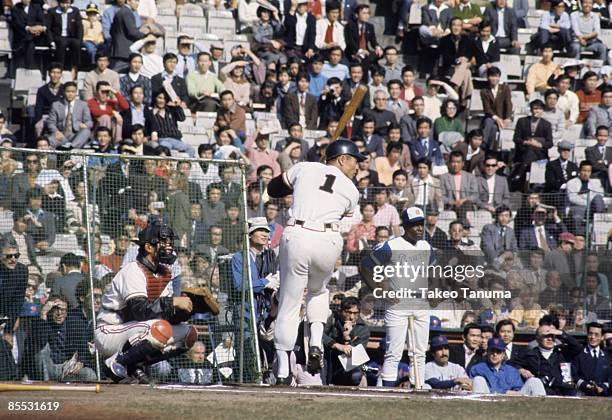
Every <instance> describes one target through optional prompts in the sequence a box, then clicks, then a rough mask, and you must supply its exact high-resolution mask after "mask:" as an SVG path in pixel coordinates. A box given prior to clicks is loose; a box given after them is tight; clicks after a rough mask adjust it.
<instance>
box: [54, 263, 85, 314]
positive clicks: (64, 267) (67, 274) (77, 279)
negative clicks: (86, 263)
mask: <svg viewBox="0 0 612 420" xmlns="http://www.w3.org/2000/svg"><path fill="white" fill-rule="evenodd" d="M81 262H82V259H81V257H78V256H76V255H75V254H73V253H72V252H69V253H67V254H64V255H63V256H62V258H61V259H60V264H59V266H60V272H61V273H62V275H63V276H62V277H60V278H58V279H57V280H55V282H53V287H52V288H51V293H53V294H54V295H57V296H64V297H65V298H66V299H67V302H68V306H69V307H70V308H71V309H74V308H77V307H78V306H79V301H78V296H77V294H76V290H77V286H78V285H79V283H81V281H83V280H84V278H85V277H83V274H82V272H81Z"/></svg>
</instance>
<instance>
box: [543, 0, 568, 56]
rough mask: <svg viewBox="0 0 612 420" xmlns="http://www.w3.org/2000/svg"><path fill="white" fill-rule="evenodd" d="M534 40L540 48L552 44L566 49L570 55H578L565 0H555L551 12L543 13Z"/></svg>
mask: <svg viewBox="0 0 612 420" xmlns="http://www.w3.org/2000/svg"><path fill="white" fill-rule="evenodd" d="M533 42H534V44H535V46H536V47H537V48H539V49H540V50H542V49H543V48H544V46H546V45H549V44H550V45H554V46H555V47H556V48H558V49H560V50H565V51H566V52H567V55H569V56H570V57H575V56H576V55H577V51H576V50H575V45H574V43H573V38H572V22H571V19H570V17H569V14H567V13H566V12H565V3H564V2H563V0H554V1H553V4H552V8H551V10H550V12H546V13H543V14H542V17H541V19H540V26H539V27H538V32H537V34H536V35H535V36H534V38H533Z"/></svg>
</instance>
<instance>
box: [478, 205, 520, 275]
mask: <svg viewBox="0 0 612 420" xmlns="http://www.w3.org/2000/svg"><path fill="white" fill-rule="evenodd" d="M511 218H512V212H511V211H510V207H508V206H499V207H498V208H497V209H496V210H495V223H490V224H487V225H484V226H483V228H482V233H481V234H480V238H481V241H480V246H481V248H482V251H483V252H484V254H485V258H486V259H487V262H488V263H489V264H491V265H492V264H494V263H495V260H496V259H497V257H499V256H500V255H501V254H503V253H504V252H507V251H510V252H513V253H514V252H517V251H518V246H517V244H516V238H515V237H514V230H513V229H512V228H511V227H509V226H508V223H510V219H511Z"/></svg>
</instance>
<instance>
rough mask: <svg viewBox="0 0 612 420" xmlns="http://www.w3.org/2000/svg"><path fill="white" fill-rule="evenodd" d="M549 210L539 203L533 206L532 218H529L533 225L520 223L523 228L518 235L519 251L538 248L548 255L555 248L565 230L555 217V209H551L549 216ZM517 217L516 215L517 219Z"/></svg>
mask: <svg viewBox="0 0 612 420" xmlns="http://www.w3.org/2000/svg"><path fill="white" fill-rule="evenodd" d="M549 209H550V207H543V206H541V205H540V204H539V203H537V204H535V207H534V209H533V213H532V214H533V216H532V217H531V218H530V219H532V220H533V223H531V222H529V223H524V224H523V223H521V225H522V226H524V227H523V228H522V229H521V233H520V235H519V249H524V250H532V249H538V248H539V249H542V250H543V251H544V252H546V253H548V252H549V251H551V250H553V249H555V248H556V246H557V239H558V237H559V235H560V233H561V232H565V231H566V230H567V229H566V228H565V225H564V224H563V223H562V222H561V219H560V218H559V216H558V215H557V211H556V209H552V211H551V214H550V215H549V213H548V210H549ZM518 216H519V215H518V214H517V219H518ZM523 222H524V221H523ZM532 225H533V226H532Z"/></svg>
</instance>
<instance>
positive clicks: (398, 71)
mask: <svg viewBox="0 0 612 420" xmlns="http://www.w3.org/2000/svg"><path fill="white" fill-rule="evenodd" d="M384 53H385V64H383V66H382V68H383V69H384V70H385V83H386V84H387V87H389V82H390V81H391V80H400V79H401V78H402V68H401V66H400V65H399V63H398V59H397V55H398V54H397V48H396V47H395V46H394V45H388V46H387V47H385V50H384ZM400 87H401V85H400ZM398 97H399V96H398ZM398 120H399V119H398Z"/></svg>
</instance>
